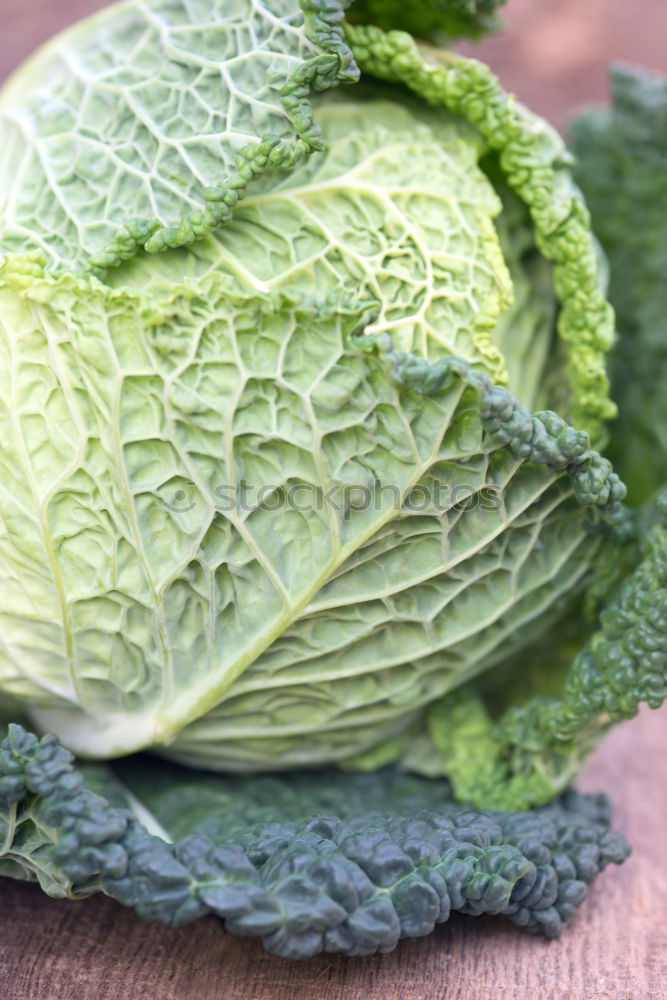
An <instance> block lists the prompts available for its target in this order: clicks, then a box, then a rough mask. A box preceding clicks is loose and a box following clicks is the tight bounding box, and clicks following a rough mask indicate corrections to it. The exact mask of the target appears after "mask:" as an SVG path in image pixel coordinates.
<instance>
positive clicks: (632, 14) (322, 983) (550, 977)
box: [0, 0, 667, 1000]
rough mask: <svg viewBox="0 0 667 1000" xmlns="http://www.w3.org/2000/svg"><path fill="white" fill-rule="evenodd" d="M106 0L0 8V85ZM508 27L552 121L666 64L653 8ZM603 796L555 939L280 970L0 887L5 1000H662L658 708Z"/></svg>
mask: <svg viewBox="0 0 667 1000" xmlns="http://www.w3.org/2000/svg"><path fill="white" fill-rule="evenodd" d="M103 5H104V0H60V2H55V0H0V17H1V19H2V27H3V30H2V33H1V34H0V79H1V78H2V77H4V76H5V75H6V74H7V73H8V72H9V71H10V70H11V69H12V68H13V67H14V66H15V65H16V64H17V63H19V62H20V61H21V59H23V58H24V57H25V56H26V55H27V54H28V52H29V51H30V50H31V49H32V48H33V47H34V46H35V45H37V44H39V43H40V42H42V41H43V40H45V39H46V38H47V37H49V36H50V35H51V34H52V33H53V32H54V31H56V30H58V29H59V28H61V27H64V26H65V25H67V24H68V23H71V22H72V21H74V20H76V19H77V18H78V17H81V16H83V15H84V14H86V13H88V12H90V11H92V10H94V9H96V8H97V7H100V6H103ZM506 23H507V31H506V33H505V34H504V35H503V36H500V37H499V38H497V39H491V40H489V41H487V42H485V43H484V44H483V46H480V47H477V48H475V49H474V50H473V49H471V51H474V54H475V55H479V56H480V57H482V58H485V59H487V60H488V61H489V62H490V64H491V65H492V66H493V67H494V68H495V69H496V70H497V71H498V72H499V74H500V75H501V78H502V79H503V81H504V83H505V85H506V86H507V87H508V88H509V89H513V90H516V92H517V93H518V94H519V96H520V97H521V98H522V99H524V100H526V102H528V103H530V104H531V106H532V107H534V108H535V110H537V111H539V112H541V113H542V114H546V115H548V116H550V117H551V119H552V120H554V121H556V122H557V123H562V121H563V118H564V116H565V114H566V113H567V112H568V111H570V110H571V108H572V107H574V106H575V105H576V104H578V103H581V102H582V101H586V100H591V99H600V98H602V97H603V96H604V94H605V87H606V69H605V67H606V64H607V63H608V61H609V59H611V58H623V59H627V60H631V61H635V62H639V63H642V64H644V65H648V66H651V67H653V68H655V69H662V70H667V48H666V47H665V44H664V39H665V37H666V35H667V5H666V4H665V3H664V0H636V2H635V3H633V4H628V3H627V2H626V0H586V3H583V4H582V3H581V0H540V2H539V3H537V2H536V0H509V3H508V6H507V9H506ZM580 785H581V787H583V788H585V789H590V790H597V789H605V790H607V791H609V792H610V793H611V794H612V796H613V798H614V800H615V803H616V824H617V826H618V827H619V828H620V829H621V830H623V831H624V832H625V833H626V835H627V836H628V838H629V839H630V841H631V842H632V844H633V846H634V854H633V856H632V857H631V858H630V860H629V861H628V862H626V864H625V865H624V866H623V867H622V868H620V869H616V868H611V869H609V870H608V871H607V872H606V873H605V874H604V875H602V876H601V878H600V879H599V881H598V882H597V883H596V886H595V887H594V889H593V890H592V892H591V895H590V897H589V899H588V900H587V901H586V903H585V904H584V906H583V907H582V909H581V911H580V913H579V915H578V916H577V917H576V918H575V920H574V921H573V922H572V923H571V924H570V925H569V926H568V928H567V929H566V931H565V933H564V935H563V936H562V938H560V939H559V940H558V941H552V942H546V941H544V940H540V939H535V938H530V937H527V936H524V935H522V933H521V932H520V931H519V930H517V929H516V928H514V927H512V925H510V924H509V923H508V922H505V921H502V920H498V919H491V918H482V919H478V920H474V919H472V918H463V917H458V918H455V919H453V920H452V921H451V922H450V923H449V924H447V925H445V926H443V927H441V928H439V929H438V930H437V931H436V932H435V933H434V934H433V935H431V936H430V937H429V938H425V939H421V940H414V941H405V942H402V943H401V945H400V946H399V948H398V949H397V950H396V952H394V953H393V954H391V955H385V956H382V957H378V958H372V959H357V960H349V959H342V958H328V957H323V958H321V959H316V960H312V961H308V962H304V963H289V962H286V961H282V960H280V959H275V958H272V957H270V956H268V955H266V954H265V953H264V952H263V951H262V949H261V946H260V945H259V944H258V943H257V942H253V941H248V940H243V939H237V938H233V937H230V936H227V935H225V934H224V933H223V931H222V929H221V925H220V924H219V922H218V921H216V920H215V919H214V918H207V919H206V920H202V921H199V922H198V923H197V924H194V925H192V926H190V927H188V928H184V929H182V930H178V931H174V930H169V929H165V928H162V927H157V926H152V925H148V924H144V923H142V922H141V921H139V920H138V919H136V918H135V917H134V916H133V915H132V914H131V913H129V912H128V911H126V910H124V909H123V908H122V907H120V906H118V905H117V904H115V903H112V902H111V901H110V900H106V899H101V898H100V899H94V900H89V901H87V902H85V903H69V902H60V901H55V900H50V899H47V898H46V897H45V896H43V895H42V894H41V893H40V891H39V890H38V889H36V888H35V887H33V886H28V885H23V884H19V883H14V882H11V881H9V880H3V881H1V882H0V1000H115V998H116V997H118V996H120V997H123V998H128V1000H135V998H138V997H141V998H144V1000H223V998H224V1000H325V998H326V1000H486V998H494V1000H533V998H539V1000H563V998H565V1000H569V998H573V1000H574V998H576V1000H663V998H665V997H667V860H666V859H667V836H666V835H665V828H666V826H667V710H665V709H663V710H662V711H660V712H657V713H650V712H644V713H642V714H641V716H640V717H639V718H638V719H636V720H634V721H632V722H630V723H627V724H626V725H625V726H622V727H620V728H619V729H617V730H616V731H615V732H614V733H612V734H611V736H609V737H608V739H607V741H606V743H605V744H604V746H603V747H602V748H601V749H600V750H599V751H598V753H597V754H596V755H595V757H594V758H593V759H592V760H591V762H590V764H589V766H588V768H587V770H586V773H585V775H584V776H583V778H582V781H581V783H580Z"/></svg>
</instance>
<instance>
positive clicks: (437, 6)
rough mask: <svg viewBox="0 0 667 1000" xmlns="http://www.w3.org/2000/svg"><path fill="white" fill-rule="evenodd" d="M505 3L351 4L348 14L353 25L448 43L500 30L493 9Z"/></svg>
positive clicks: (366, 0) (365, 0)
mask: <svg viewBox="0 0 667 1000" xmlns="http://www.w3.org/2000/svg"><path fill="white" fill-rule="evenodd" d="M504 3H505V0H411V2H410V3H405V2H401V0H353V2H352V4H351V5H350V8H349V10H348V12H347V17H348V19H349V20H350V22H352V23H365V24H368V23H370V24H375V25H377V26H378V27H380V28H383V29H384V30H385V31H389V30H391V29H393V28H397V29H399V30H400V31H409V32H410V34H411V35H413V36H414V37H415V38H423V39H428V38H435V39H440V40H443V39H444V40H447V39H452V38H457V37H459V36H460V35H466V36H468V37H471V38H478V37H479V36H480V35H482V34H484V33H485V32H487V31H493V30H494V29H496V28H498V27H499V21H498V19H497V17H496V16H495V12H496V9H497V8H498V7H501V6H502V5H503V4H504Z"/></svg>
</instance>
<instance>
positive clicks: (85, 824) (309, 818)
mask: <svg viewBox="0 0 667 1000" xmlns="http://www.w3.org/2000/svg"><path fill="white" fill-rule="evenodd" d="M84 774H85V776H86V781H87V783H88V784H89V785H90V786H91V787H86V784H85V783H84V778H83V777H82V776H81V774H79V773H77V771H76V770H75V768H74V763H73V759H72V755H71V754H70V753H69V752H68V751H66V750H64V749H63V748H62V747H60V746H59V744H58V742H57V740H56V739H55V737H52V736H45V737H43V738H42V739H41V740H39V739H37V738H36V737H35V736H33V735H32V734H31V733H28V732H26V731H25V730H24V729H23V728H22V727H21V726H19V725H11V726H10V728H9V733H8V736H7V737H6V738H5V739H4V740H3V741H2V743H0V832H2V833H3V834H4V837H3V844H2V848H1V850H0V873H2V874H5V875H11V876H14V877H19V878H29V879H38V880H39V881H40V883H41V885H42V887H43V888H44V889H45V890H46V891H47V892H48V893H49V894H51V895H54V896H65V895H69V896H73V897H76V898H81V897H84V896H88V895H90V894H92V893H94V892H97V891H101V892H104V893H106V894H107V895H109V896H111V897H113V898H114V899H116V900H118V901H119V902H121V903H123V904H124V905H126V906H131V907H132V908H133V909H135V910H136V912H137V913H138V914H139V916H141V917H143V918H144V919H147V920H153V921H158V922H160V923H165V924H170V925H172V926H180V925H182V924H186V923H188V922H190V921H192V920H195V919H196V918H198V917H201V916H204V915H205V914H207V913H214V914H216V915H217V916H219V917H221V918H222V919H223V920H224V922H225V928H226V930H227V931H229V932H231V933H233V934H245V935H253V936H257V937H260V938H261V940H262V942H263V944H264V946H265V947H266V948H267V949H268V950H269V951H272V952H274V953H276V954H278V955H282V956H284V957H288V958H307V957H309V956H312V955H316V954H318V953H320V952H322V951H327V952H342V953H344V954H346V955H370V954H373V953H375V952H386V951H391V950H392V949H393V948H394V947H395V946H396V944H397V943H398V941H399V940H400V938H402V937H421V936H423V935H425V934H428V933H430V932H431V931H432V930H433V928H434V926H435V925H436V924H438V923H442V922H444V921H446V920H447V919H448V918H449V916H450V913H452V912H454V911H458V912H461V913H466V914H469V915H472V916H479V915H481V914H484V913H487V914H505V915H507V916H508V917H509V918H510V920H512V921H513V922H514V923H516V924H518V925H519V926H520V927H523V928H525V929H526V930H527V931H529V932H531V933H534V934H543V935H545V936H547V937H556V936H557V935H558V934H559V933H560V932H561V929H562V926H563V923H564V921H566V920H567V919H568V918H569V917H571V916H572V915H573V914H574V912H575V911H576V909H577V907H578V906H579V905H580V903H581V902H582V901H583V899H584V898H585V896H586V891H587V886H588V885H589V884H590V883H591V882H592V881H593V879H594V878H595V877H596V875H597V874H598V872H600V871H602V870H603V869H604V868H605V867H606V866H607V865H608V864H609V863H610V862H614V863H616V864H619V863H621V862H622V861H623V860H624V859H625V858H626V857H627V856H628V853H629V848H628V846H627V843H626V842H625V840H624V839H623V837H622V836H620V835H619V834H617V833H613V832H610V830H609V821H610V811H609V806H608V803H607V801H606V799H605V798H604V796H590V795H586V796H584V795H578V794H576V793H575V792H567V793H566V794H564V795H563V796H561V798H560V799H558V800H557V801H555V802H554V803H553V804H552V805H550V806H547V807H545V808H542V809H537V810H533V811H529V812H518V813H503V812H478V811H475V810H473V809H471V808H469V807H466V806H463V805H460V804H454V803H453V802H452V801H451V799H450V796H449V788H448V785H447V783H446V782H441V781H440V782H433V781H427V780H423V779H419V778H412V777H407V776H405V775H402V774H400V773H398V772H395V771H391V770H386V771H383V772H380V773H379V774H376V775H372V776H368V775H357V776H346V777H343V776H341V775H340V774H335V773H331V772H325V773H321V772H320V773H318V772H315V773H314V774H301V775H295V776H292V777H289V778H287V777H275V778H254V779H248V778H246V779H243V778H240V779H239V778H237V779H233V778H220V777H214V776H211V775H203V774H199V775H196V776H193V774H192V772H188V771H185V772H184V771H181V769H179V768H175V767H173V766H169V765H160V764H158V763H156V762H153V763H151V762H149V761H145V762H143V763H142V762H141V761H139V762H138V761H131V762H128V763H127V764H125V766H123V767H121V768H120V769H119V771H118V772H117V774H114V773H113V772H112V771H110V770H109V769H108V768H106V767H104V766H102V765H87V766H86V769H85V771H84ZM126 782H129V786H128V785H127V784H126ZM93 788H96V789H97V790H98V791H93V790H92V789H93ZM98 792H101V793H102V794H98ZM130 792H131V795H132V800H133V801H134V802H135V803H137V802H140V813H141V815H142V817H143V818H144V820H145V821H147V822H148V824H149V826H150V828H151V832H149V830H148V829H147V828H146V826H145V825H144V824H142V822H140V821H139V819H137V816H136V815H135V814H134V813H133V812H131V811H130V810H129V809H128V805H127V796H128V794H129V793H130ZM277 802H279V803H280V818H278V817H277V816H276V814H275V809H276V803H277ZM135 808H136V806H135ZM313 811H315V813H318V814H314V812H313ZM156 831H159V833H160V835H159V836H158V835H156ZM169 838H173V842H170V839H169Z"/></svg>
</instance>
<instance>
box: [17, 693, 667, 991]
mask: <svg viewBox="0 0 667 1000" xmlns="http://www.w3.org/2000/svg"><path fill="white" fill-rule="evenodd" d="M580 786H581V787H582V788H584V789H586V790H591V791H593V790H599V789H606V790H608V791H609V792H610V793H612V795H613V798H614V801H615V804H616V825H617V827H618V828H619V829H621V830H623V832H624V833H625V834H626V835H627V836H628V838H629V839H630V841H631V842H632V844H633V847H634V853H633V855H632V857H631V858H630V859H629V861H627V862H626V863H625V865H623V866H622V867H621V868H616V867H612V868H610V869H608V870H607V871H606V872H605V873H604V874H603V875H602V876H600V879H599V881H598V882H597V883H596V885H595V886H594V888H593V889H592V890H591V894H590V896H589V898H588V899H587V901H586V902H585V903H584V904H583V906H582V908H581V910H580V911H579V913H578V915H577V916H576V917H575V918H574V920H573V922H572V923H570V924H569V925H568V927H567V928H566V930H565V932H564V934H563V936H562V937H561V938H560V939H559V940H557V941H545V940H542V939H539V938H532V937H529V936H526V935H524V934H522V932H521V931H520V930H518V929H517V928H515V927H513V926H512V925H511V924H510V923H509V922H507V921H504V920H502V919H499V918H478V919H474V918H471V917H467V918H466V917H458V918H456V919H453V920H452V921H451V922H450V923H449V924H446V925H444V926H442V927H440V928H438V930H437V931H436V932H435V933H434V934H433V935H431V936H430V937H428V938H422V939H419V940H412V941H403V942H402V943H401V944H400V945H399V947H398V949H397V950H396V951H395V952H393V953H392V954H390V955H383V956H378V957H374V958H367V959H345V958H340V957H326V956H322V957H321V958H318V959H312V960H310V961H307V962H302V963H294V962H288V961H284V960H282V959H277V958H273V957H271V956H269V955H267V954H265V953H264V952H263V950H262V948H261V946H260V945H259V944H258V943H257V942H256V941H251V940H247V939H242V938H234V937H231V936H229V935H226V934H225V933H224V932H223V930H222V927H221V924H220V923H219V922H218V921H217V920H216V919H215V918H213V917H210V918H206V919H205V920H201V921H199V922H198V923H196V924H193V925H191V926H189V927H186V928H182V929H180V930H171V929H167V928H163V927H158V926H154V925H149V924H144V923H142V922H141V921H140V920H138V919H137V918H135V917H134V916H133V915H132V914H131V913H129V912H128V911H126V910H124V909H123V908H122V907H121V906H119V905H117V904H116V903H113V902H111V901H110V900H107V899H101V898H100V899H91V900H88V901H86V902H81V903H71V902H67V901H60V900H51V899H47V898H46V897H45V896H43V895H41V893H40V892H39V890H38V889H36V888H35V887H34V886H29V885H23V884H21V883H13V882H10V881H9V880H5V881H4V882H3V883H2V884H1V885H0V893H1V895H0V997H2V1000H115V998H116V997H119V996H120V997H123V998H130V1000H134V998H137V997H141V998H145V1000H487V998H493V1000H533V998H539V1000H569V998H572V1000H575V998H576V1000H663V998H665V997H667V862H666V860H665V857H666V854H667V838H666V837H665V824H666V821H667V709H663V710H661V711H659V712H653V713H651V712H648V711H645V712H643V713H642V714H641V715H640V717H639V718H638V719H635V720H633V721H632V722H629V723H626V724H625V725H624V726H621V727H620V728H618V729H617V730H615V731H614V732H613V733H612V734H611V735H610V736H609V737H608V738H607V741H606V743H605V744H604V746H603V747H602V748H601V749H600V750H599V751H598V752H597V754H596V755H595V757H594V758H593V759H592V760H591V761H590V763H589V765H588V767H587V769H586V772H585V774H584V776H583V777H582V779H581V782H580Z"/></svg>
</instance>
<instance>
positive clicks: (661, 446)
mask: <svg viewBox="0 0 667 1000" xmlns="http://www.w3.org/2000/svg"><path fill="white" fill-rule="evenodd" d="M611 82H612V95H613V106H612V107H611V108H610V109H605V108H599V109H598V108H596V109H589V110H587V111H584V112H582V113H581V114H580V115H579V116H578V118H577V119H575V121H574V122H573V123H572V142H573V148H574V151H575V153H576V155H577V168H576V176H577V180H578V181H579V183H580V184H581V186H582V188H583V190H584V193H585V195H586V198H587V201H588V204H589V206H590V209H591V212H592V216H593V223H594V227H595V231H596V233H597V235H598V236H599V238H600V241H601V243H602V246H603V248H604V251H605V253H606V255H607V258H608V260H609V271H610V295H611V299H612V302H613V303H614V306H615V307H616V310H617V315H618V328H619V334H620V336H619V340H618V344H617V346H616V348H615V350H614V353H613V355H612V358H611V372H612V377H613V381H614V398H615V399H616V400H617V402H618V404H619V409H620V420H619V422H618V425H617V427H616V429H615V431H614V436H613V439H612V442H611V449H610V451H611V454H612V455H613V458H614V461H615V462H616V463H617V464H618V466H619V469H620V470H621V471H622V474H623V476H624V478H625V479H626V481H627V482H628V484H629V485H630V486H631V491H632V499H633V500H634V501H635V502H640V501H642V500H647V499H649V497H651V496H652V495H653V493H654V492H655V490H656V489H657V488H658V487H659V486H661V485H662V483H664V482H665V481H667V403H666V402H665V390H664V387H665V385H667V282H666V281H665V274H666V273H667V272H666V268H667V218H666V217H665V213H664V211H662V206H664V205H665V203H666V199H667V168H666V160H665V157H666V155H667V79H666V78H665V77H664V76H661V75H659V74H657V73H647V72H645V71H641V70H636V69H632V68H631V67H629V66H620V65H619V66H617V67H616V68H615V69H614V70H613V73H612V78H611Z"/></svg>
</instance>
